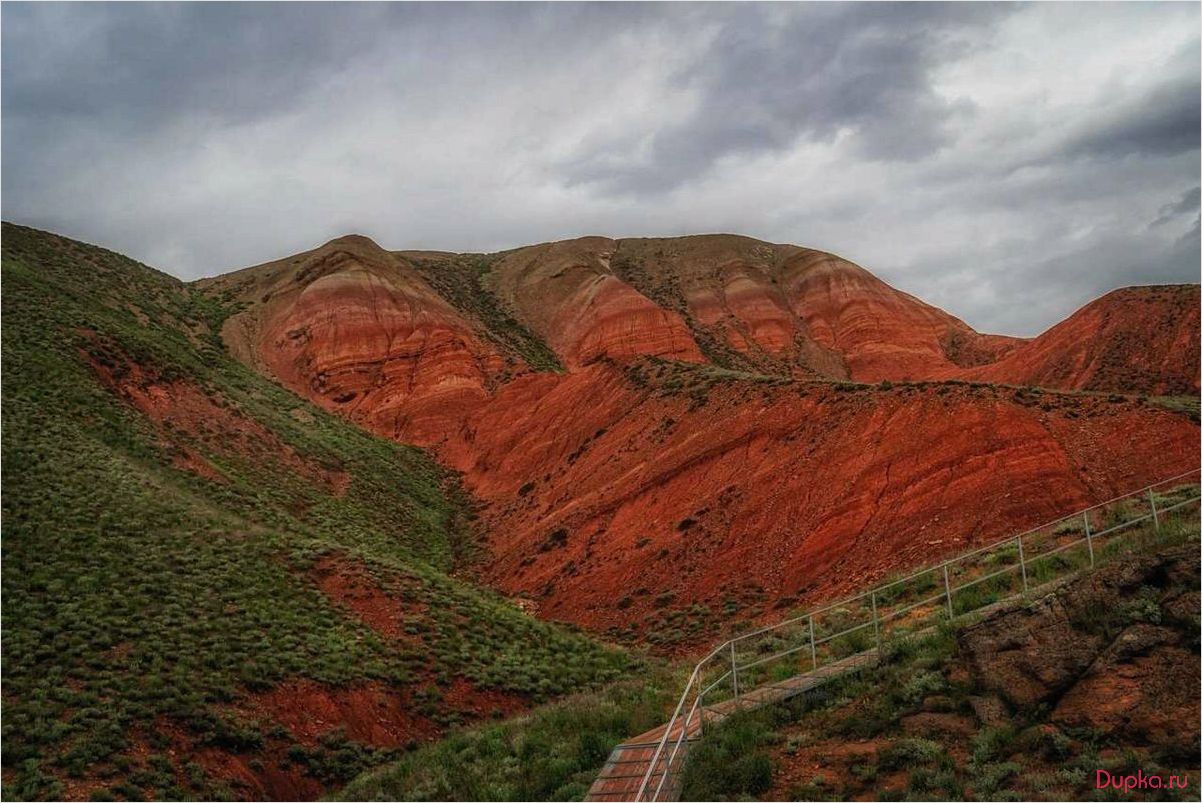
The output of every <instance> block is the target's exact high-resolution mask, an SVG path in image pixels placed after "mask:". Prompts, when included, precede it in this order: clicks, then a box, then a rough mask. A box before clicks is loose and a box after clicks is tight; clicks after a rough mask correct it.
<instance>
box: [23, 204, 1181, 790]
mask: <svg viewBox="0 0 1202 803" xmlns="http://www.w3.org/2000/svg"><path fill="white" fill-rule="evenodd" d="M0 250H2V260H0V262H2V270H3V281H4V289H5V293H4V294H3V299H2V300H3V312H4V316H3V358H4V363H5V367H6V368H7V373H6V376H5V380H6V381H5V386H4V391H5V392H4V394H3V399H2V405H3V417H2V422H3V452H4V457H5V458H6V459H7V465H6V468H7V469H8V471H7V472H6V474H5V479H4V495H3V513H4V523H5V525H6V529H5V538H4V539H3V544H2V547H3V565H2V572H3V592H4V593H3V596H2V601H3V614H4V623H5V638H4V640H3V659H4V666H5V677H4V680H5V694H4V705H3V708H4V714H5V716H4V718H3V728H4V750H3V765H4V774H3V781H4V793H5V795H7V796H9V797H12V798H13V799H33V798H65V799H71V800H78V799H87V798H99V799H104V798H112V797H115V798H124V799H135V798H145V797H150V796H153V797H155V798H182V797H188V798H198V797H218V798H274V799H311V798H316V797H319V796H322V795H327V794H329V793H331V792H332V791H334V790H337V789H339V788H340V787H341V786H342V785H343V784H344V783H346V782H347V781H348V780H349V779H350V778H352V777H355V776H358V775H360V774H361V773H362V772H364V771H365V770H367V769H369V768H371V767H374V766H376V765H380V764H383V763H386V762H387V763H390V764H391V765H392V767H393V769H394V770H395V771H396V772H399V773H401V774H402V775H403V774H404V773H405V772H407V771H408V770H406V769H405V768H406V767H408V768H415V771H416V769H421V770H422V772H425V770H426V769H429V767H430V766H431V765H430V763H429V762H431V761H433V762H434V764H435V765H436V766H437V767H439V768H441V767H442V765H443V763H445V756H446V755H447V754H448V753H447V751H455V755H466V754H469V753H470V754H472V755H480V756H484V757H482V758H481V759H480V760H481V764H480V766H481V767H497V768H498V769H497V772H498V773H501V774H503V775H505V778H506V781H505V784H506V786H505V787H504V788H505V789H508V790H516V791H513V792H512V794H513V795H514V796H523V795H526V796H535V795H537V796H538V797H547V798H557V799H565V798H571V797H574V796H579V795H580V794H582V793H583V791H584V789H585V788H587V784H588V780H589V777H590V771H595V769H596V767H597V765H598V764H599V763H600V762H601V761H604V758H605V756H606V755H607V754H608V752H609V750H610V748H611V747H612V746H613V745H614V744H615V743H616V742H617V740H618V739H620V738H622V737H623V736H626V735H628V734H629V733H630V732H637V729H638V728H640V727H641V728H642V729H646V728H649V727H651V725H653V724H655V723H656V722H660V721H662V718H663V716H664V711H663V708H664V706H670V705H671V704H672V699H671V698H672V694H671V688H672V686H673V684H674V681H673V680H672V679H671V677H665V676H670V675H671V674H672V672H673V671H674V669H675V667H674V666H673V665H672V664H670V663H668V664H665V663H664V662H661V661H659V660H658V659H655V660H650V659H647V658H646V657H643V656H642V650H643V649H644V648H649V649H651V650H653V651H657V652H659V653H662V654H669V655H671V654H681V655H688V654H691V653H692V652H693V651H695V650H697V649H699V648H702V647H703V646H704V645H705V644H707V643H710V642H712V641H714V640H715V639H717V638H719V637H720V636H721V635H722V634H724V633H725V632H726V631H727V630H728V629H729V628H732V627H743V626H746V625H747V623H749V622H754V621H757V620H770V619H772V618H774V617H778V616H780V615H782V612H783V611H785V610H787V609H790V608H792V607H794V606H796V605H798V604H805V603H807V602H810V601H813V600H817V599H821V598H824V597H826V596H829V595H831V594H835V593H839V592H842V591H845V590H850V589H853V588H856V587H858V586H859V585H860V584H861V583H863V582H864V581H865V580H868V579H877V578H880V577H881V576H883V575H885V574H887V573H889V572H891V571H894V570H897V569H899V568H901V567H904V566H908V565H913V564H916V563H921V562H926V561H929V560H931V559H932V558H937V557H939V556H941V555H943V554H945V553H948V552H951V551H956V550H959V549H962V548H963V547H965V546H968V545H971V544H974V543H977V542H979V541H981V540H983V539H987V538H991V537H992V536H994V535H997V534H1000V533H1003V532H1007V531H1010V530H1013V529H1015V528H1019V527H1023V526H1026V525H1028V524H1033V523H1036V522H1039V521H1042V520H1045V519H1047V518H1050V517H1052V516H1054V515H1058V514H1060V513H1063V512H1066V511H1068V510H1071V509H1073V508H1076V507H1080V506H1082V505H1085V504H1088V503H1090V502H1092V501H1098V500H1101V499H1103V498H1109V497H1111V496H1114V495H1115V494H1116V493H1118V492H1122V491H1127V490H1130V489H1131V488H1133V487H1139V486H1141V485H1143V484H1145V483H1147V482H1149V481H1151V480H1154V479H1160V478H1163V477H1165V476H1169V475H1173V474H1177V473H1180V472H1182V471H1185V470H1187V469H1189V468H1192V467H1194V466H1196V461H1197V454H1198V446H1199V444H1198V440H1199V428H1198V420H1197V403H1196V398H1195V399H1193V400H1190V399H1182V398H1179V397H1178V398H1168V399H1166V398H1161V397H1160V396H1159V395H1157V396H1150V395H1147V394H1152V393H1155V394H1174V393H1179V391H1181V389H1183V388H1185V389H1188V388H1196V386H1197V376H1198V368H1197V362H1196V357H1197V347H1196V344H1197V338H1198V333H1197V325H1196V323H1197V322H1196V309H1194V311H1193V314H1194V318H1193V319H1192V320H1193V323H1192V324H1191V323H1190V320H1191V319H1190V318H1189V313H1190V310H1189V307H1190V304H1191V303H1193V304H1194V306H1195V307H1196V300H1197V288H1196V287H1180V288H1154V289H1134V290H1130V291H1123V292H1120V293H1117V294H1113V295H1112V296H1108V297H1107V298H1106V299H1103V300H1102V301H1101V302H1096V305H1091V306H1090V307H1087V308H1086V309H1085V310H1083V311H1082V312H1081V313H1078V315H1077V316H1074V317H1073V318H1071V319H1070V320H1069V321H1067V322H1066V323H1065V324H1062V325H1061V327H1067V328H1065V329H1062V328H1061V327H1055V328H1053V329H1052V330H1050V331H1049V332H1048V333H1047V334H1046V335H1044V336H1041V337H1040V338H1036V339H1034V340H1030V341H1022V340H1017V339H1014V338H1005V337H997V336H993V335H986V334H980V333H977V332H975V331H973V330H972V329H971V328H970V327H968V326H967V325H966V324H964V323H963V322H961V321H959V320H958V319H956V318H954V317H952V316H950V315H948V314H946V313H944V312H942V311H940V310H937V309H935V308H934V307H930V306H928V305H926V304H923V303H922V302H920V301H918V300H917V299H914V298H912V297H910V296H908V295H905V294H904V293H900V292H898V291H896V290H894V289H892V288H890V287H889V286H888V285H886V284H884V283H883V282H880V281H879V280H878V279H876V278H874V277H872V275H871V274H869V273H868V272H867V271H865V270H863V269H862V268H859V267H857V266H855V265H852V264H851V263H848V262H846V261H844V260H841V259H839V258H838V257H835V256H832V255H830V254H825V253H822V252H818V251H813V250H810V249H804V248H799V247H795V246H783V245H771V244H767V243H761V242H758V241H755V240H750V239H748V238H742V237H734V236H728V235H713V236H703V237H687V238H674V239H659V240H646V239H641V240H612V239H607V238H600V237H592V238H584V239H580V240H571V241H565V242H560V243H550V244H545V245H538V246H531V247H529V248H520V249H516V250H513V251H507V252H503V253H499V254H453V253H443V252H429V251H388V250H385V249H383V248H381V247H380V246H378V245H377V244H375V243H373V242H372V241H370V240H369V239H367V238H364V237H360V236H348V237H342V238H339V239H337V240H333V241H331V242H329V243H326V244H325V245H322V246H320V247H318V248H316V249H313V250H311V251H308V252H305V253H303V254H298V255H295V256H292V257H287V258H284V259H281V260H277V261H274V262H271V263H266V264H264V265H258V266H254V267H252V268H247V269H245V270H242V271H237V272H234V273H230V274H227V275H224V276H220V277H217V278H214V279H208V280H204V281H202V282H197V283H194V284H184V283H182V282H179V281H177V280H175V279H173V278H171V277H169V276H167V275H165V274H162V273H159V272H158V271H155V270H153V269H151V268H149V267H147V266H144V265H141V264H139V263H136V262H134V261H132V260H130V259H127V258H125V257H122V256H120V255H118V254H114V253H112V252H109V251H106V250H104V249H101V248H97V247H94V246H90V245H86V244H83V243H79V242H75V241H73V240H69V239H66V238H63V237H58V236H56V235H53V234H48V233H45V232H39V231H36V230H33V229H28V228H25V227H21V226H14V225H11V224H4V226H3V229H2V231H0ZM1191 299H1192V301H1191ZM1094 306H1097V310H1096V311H1095V310H1094ZM1170 312H1172V313H1174V314H1177V315H1179V317H1180V320H1178V319H1173V318H1170V317H1164V316H1165V315H1167V313H1170ZM1070 324H1071V326H1070ZM1191 327H1192V328H1191ZM1191 344H1192V351H1191ZM868 382H875V383H876V384H868ZM1032 382H1040V383H1043V384H1045V385H1051V384H1058V385H1062V386H1063V388H1064V389H1059V390H1056V389H1048V388H1045V389H1040V388H1035V387H1014V386H1012V385H1016V384H1018V385H1026V384H1030V383H1032ZM1077 387H1080V388H1087V389H1089V391H1088V392H1086V391H1080V390H1074V389H1072V388H1077ZM1100 388H1104V389H1105V390H1106V391H1107V392H1093V390H1094V389H1100ZM1115 391H1120V392H1115ZM532 614H533V615H532ZM577 626H578V627H577ZM613 642H621V643H623V644H624V645H625V646H615V645H614V643H613ZM647 673H650V674H647ZM647 677H651V678H652V680H651V681H649V682H644V683H641V684H640V686H639V687H638V688H633V689H632V688H631V685H630V684H632V683H634V682H635V681H638V680H642V679H645V678H647ZM615 679H622V680H623V683H619V684H617V685H613V684H612V683H611V682H612V681H614V680H615ZM665 690H668V691H665ZM557 698H562V699H557ZM553 699H557V701H556V702H555V703H554V705H553V706H551V707H550V708H535V707H536V706H539V705H540V704H542V703H543V702H545V701H550V700H553ZM526 712H530V713H529V716H528V717H526V716H523V717H519V718H516V719H510V720H509V721H507V722H506V723H505V724H504V725H496V726H488V727H487V728H485V729H483V730H481V731H464V732H460V733H458V734H456V736H455V737H454V738H453V739H452V740H450V741H448V742H442V743H440V745H437V746H436V745H431V746H430V747H429V748H425V749H417V750H414V751H413V752H412V753H410V752H409V750H410V749H411V748H414V747H418V746H419V745H421V744H422V743H431V742H434V741H436V740H439V739H440V737H442V736H444V735H445V734H448V733H449V732H450V731H452V730H453V729H454V728H455V727H456V726H458V725H461V724H470V723H476V722H481V721H483V720H487V719H491V718H505V717H511V716H512V715H515V714H519V713H521V714H523V715H525V713H526ZM632 728H634V730H631V729H632ZM472 734H485V735H484V736H473V735H472ZM402 753H404V754H405V756H406V759H405V760H402V761H394V760H396V759H399V758H401V756H402ZM485 754H486V755H485ZM410 756H412V758H411V759H409V758H408V757H410ZM431 756H435V758H431ZM422 768H425V769H422ZM515 768H517V769H515ZM476 769H477V770H478V769H479V767H477V768H476ZM439 771H440V772H441V771H442V770H441V769H439ZM490 771H491V770H490ZM388 777H390V778H392V777H394V775H392V774H389V775H388ZM422 777H424V776H422ZM466 777H468V778H470V779H473V780H471V781H470V784H474V785H469V786H468V787H459V786H455V787H454V788H470V789H471V790H473V794H476V793H479V794H480V795H483V796H487V795H489V794H492V790H494V787H493V786H492V785H490V784H491V783H492V781H491V779H486V778H484V777H483V776H480V775H477V774H469V775H468V776H466ZM402 780H403V779H402ZM368 788H370V787H368ZM444 788H451V787H450V786H447V785H446V784H443V785H442V786H437V787H431V788H430V789H426V788H425V787H422V788H421V789H415V790H414V791H413V794H415V795H419V796H420V795H428V794H436V793H437V792H436V791H431V790H434V789H444ZM423 789H424V790H425V791H423Z"/></svg>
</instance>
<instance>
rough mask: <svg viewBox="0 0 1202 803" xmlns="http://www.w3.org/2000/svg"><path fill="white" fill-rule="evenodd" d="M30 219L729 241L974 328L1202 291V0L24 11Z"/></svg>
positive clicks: (140, 246)
mask: <svg viewBox="0 0 1202 803" xmlns="http://www.w3.org/2000/svg"><path fill="white" fill-rule="evenodd" d="M0 15H2V20H0V22H2V26H3V51H2V59H3V108H2V111H3V118H2V128H3V131H2V133H3V216H4V218H5V219H6V220H13V221H17V222H21V223H26V224H29V225H34V226H38V227H40V228H46V229H50V230H53V231H57V232H60V233H63V234H67V235H69V236H73V237H77V238H80V239H84V240H88V241H91V242H96V243H99V244H102V245H105V246H107V247H109V248H112V249H114V250H118V251H121V252H123V253H126V254H128V255H130V256H133V257H135V258H137V259H140V260H141V261H143V262H146V263H148V264H150V265H153V266H155V267H158V268H161V269H163V270H166V271H168V272H170V273H173V274H175V275H177V276H180V277H181V278H186V279H191V278H196V277H199V276H205V275H212V274H216V273H221V272H224V271H226V270H230V269H233V268H237V267H242V266H245V265H250V264H254V263H257V262H261V261H265V260H268V259H272V258H276V257H279V256H283V255H285V254H288V253H292V252H296V251H300V250H304V249H307V248H311V247H313V246H315V245H317V244H319V243H321V242H324V241H325V240H328V239H330V238H331V237H335V236H338V235H340V234H345V233H348V232H352V231H354V232H361V233H364V234H367V235H369V236H371V237H373V238H375V239H376V240H377V241H378V242H380V243H381V244H382V245H384V246H385V247H388V248H396V249H399V248H437V249H448V250H460V251H468V250H473V251H484V250H499V249H502V248H509V247H513V246H516V245H523V244H529V243H534V242H540V241H545V240H552V239H563V238H566V237H574V236H578V235H583V234H605V235H610V236H657V235H675V234H692V233H701V232H711V231H728V232H738V233H742V234H747V235H751V236H754V237H760V238H763V239H766V240H771V241H775V242H789V243H797V244H800V245H807V246H811V247H816V248H823V249H826V250H830V251H834V252H836V253H839V254H841V255H843V256H845V257H847V258H849V259H851V260H853V261H855V262H858V263H859V264H862V265H864V266H865V267H866V268H868V269H869V270H871V271H873V272H874V273H876V274H877V275H878V276H881V277H882V278H884V279H885V280H886V281H889V282H891V283H892V284H894V285H895V286H897V287H900V288H901V289H903V290H906V291H908V292H910V293H913V294H915V295H917V296H919V297H921V298H923V299H925V300H927V301H930V302H931V303H934V304H937V305H939V306H941V307H943V308H945V309H947V310H948V311H950V312H952V313H954V314H956V315H959V316H960V317H962V318H964V319H965V320H967V321H968V322H969V323H971V324H972V325H974V326H975V327H977V328H978V329H981V330H985V331H996V332H1003V333H1007V334H1019V335H1031V334H1036V333H1038V332H1039V331H1041V330H1043V329H1044V328H1046V327H1047V326H1049V325H1051V324H1053V323H1055V322H1056V321H1058V320H1060V319H1061V318H1063V317H1065V316H1066V315H1067V314H1069V313H1070V312H1072V310H1074V309H1076V308H1077V307H1079V306H1081V305H1082V304H1084V303H1086V302H1087V301H1089V300H1090V299H1091V298H1093V297H1095V296H1097V295H1100V294H1101V293H1103V292H1106V291H1107V290H1110V289H1112V288H1115V287H1119V286H1124V285H1129V284H1146V283H1153V282H1196V281H1198V278H1199V181H1198V176H1199V169H1200V162H1199V125H1200V122H1199V114H1200V112H1199V93H1200V87H1199V74H1200V72H1202V64H1200V58H1202V57H1200V50H1199V36H1198V30H1199V6H1198V4H1196V3H1133V4H1079V5H1076V4H1033V5H989V4H966V5H954V4H938V5H936V4H931V5H925V4H905V5H877V4H868V3H863V4H846V5H844V4H812V5H782V4H772V5H754V4H740V5H733V4H732V5H724V4H711V5H691V4H665V5H633V4H606V5H576V4H572V5H555V6H553V5H532V4H523V5H453V4H437V5H434V4H431V5H420V4H415V5H383V4H363V5H357V4H356V5H351V4H342V5H332V4H296V5H292V4H229V5H227V4H210V3H206V4H195V5H160V4H141V3H134V4H112V5H110V4H100V3H97V4H86V5H85V4H14V3H5V4H4V5H3V8H2V11H0Z"/></svg>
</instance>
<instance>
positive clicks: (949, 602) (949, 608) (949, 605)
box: [943, 563, 956, 619]
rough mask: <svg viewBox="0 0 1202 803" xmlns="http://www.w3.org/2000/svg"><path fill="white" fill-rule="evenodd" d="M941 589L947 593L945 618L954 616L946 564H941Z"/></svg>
mask: <svg viewBox="0 0 1202 803" xmlns="http://www.w3.org/2000/svg"><path fill="white" fill-rule="evenodd" d="M943 590H944V592H946V594H947V618H948V619H952V618H954V617H955V616H956V613H955V611H953V610H952V583H951V580H949V579H948V577H947V564H946V563H945V564H943Z"/></svg>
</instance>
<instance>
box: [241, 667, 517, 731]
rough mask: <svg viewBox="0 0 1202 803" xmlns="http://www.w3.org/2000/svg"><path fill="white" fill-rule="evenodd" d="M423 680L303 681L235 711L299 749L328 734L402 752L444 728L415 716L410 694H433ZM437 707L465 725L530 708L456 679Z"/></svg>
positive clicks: (253, 699)
mask: <svg viewBox="0 0 1202 803" xmlns="http://www.w3.org/2000/svg"><path fill="white" fill-rule="evenodd" d="M434 688H435V687H434V685H433V683H431V682H429V681H422V682H420V683H415V684H411V685H407V686H400V687H397V686H389V685H387V684H385V683H379V682H374V683H365V684H361V685H357V686H349V687H338V686H327V685H324V684H321V683H316V682H314V681H311V680H308V679H300V680H295V681H289V682H286V683H282V684H279V685H278V686H275V687H273V688H272V689H270V690H269V691H267V692H264V693H262V694H257V695H253V696H251V697H250V698H249V699H248V700H247V701H245V702H243V703H241V704H240V705H239V706H238V709H237V710H238V711H239V712H240V713H241V714H243V715H246V716H250V717H254V718H259V719H263V720H266V721H268V722H271V723H275V724H279V725H282V726H283V727H284V728H286V729H287V730H288V732H289V733H290V734H291V735H292V736H293V738H294V739H296V740H297V741H298V742H300V743H302V744H314V743H316V742H317V740H318V738H319V737H321V736H322V735H324V734H327V733H331V732H333V731H342V732H344V733H345V734H346V736H347V738H349V739H351V740H352V741H355V742H359V743H361V744H366V745H371V746H372V747H404V746H408V745H413V744H418V743H421V742H428V741H432V740H434V739H437V738H438V737H440V736H441V735H442V733H443V730H444V729H443V727H442V726H441V725H439V724H438V723H436V722H435V721H434V720H432V719H430V718H429V717H427V716H425V715H423V714H421V713H419V712H418V708H419V706H418V705H417V704H416V703H415V702H414V694H415V692H416V691H417V690H419V689H425V690H432V689H434ZM438 694H439V696H440V702H439V704H438V705H439V708H440V709H441V710H443V711H446V712H452V713H457V714H461V715H463V717H464V718H466V719H467V720H469V721H472V720H480V719H485V718H489V717H493V716H509V715H512V714H515V713H517V712H519V711H522V710H524V709H526V708H528V707H529V703H528V701H527V700H525V699H524V698H522V697H519V696H517V695H513V694H507V693H505V692H501V691H496V690H493V689H478V688H476V687H475V686H473V685H472V684H471V683H470V682H469V681H467V680H465V679H463V678H456V679H455V680H453V681H452V682H451V684H450V685H449V686H447V687H446V688H443V689H440V690H439V691H438Z"/></svg>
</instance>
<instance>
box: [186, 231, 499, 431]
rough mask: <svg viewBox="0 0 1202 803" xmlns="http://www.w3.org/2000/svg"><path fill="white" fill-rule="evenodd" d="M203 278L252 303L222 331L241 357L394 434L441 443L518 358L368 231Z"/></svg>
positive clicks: (328, 404)
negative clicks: (368, 235)
mask: <svg viewBox="0 0 1202 803" xmlns="http://www.w3.org/2000/svg"><path fill="white" fill-rule="evenodd" d="M202 286H203V287H205V289H207V290H208V291H209V292H214V293H219V294H222V295H224V296H225V297H227V298H232V299H236V300H238V301H242V302H244V303H246V302H249V303H250V304H251V306H250V307H249V309H247V310H246V311H244V312H242V313H239V314H236V315H234V316H232V317H231V318H230V319H229V320H227V322H226V324H225V326H224V329H223V332H222V334H223V337H224V339H225V341H226V343H227V344H229V346H230V349H231V351H232V352H233V353H234V354H235V355H237V356H239V357H240V358H242V359H243V360H245V361H247V362H250V363H251V364H252V365H255V366H257V367H258V368H259V369H260V370H262V371H264V372H265V373H267V374H268V375H270V376H272V377H274V378H276V379H277V380H278V381H280V382H281V383H283V384H284V385H286V386H288V387H290V388H292V389H293V390H294V391H296V392H297V393H300V394H302V395H304V396H307V397H309V398H311V399H313V400H315V401H317V402H318V403H320V404H322V405H323V406H324V407H326V408H328V409H331V410H335V411H337V412H340V413H342V414H344V415H346V416H347V417H349V418H350V419H352V420H354V421H356V422H358V423H361V424H363V425H364V426H367V427H368V428H369V429H372V430H374V431H376V432H380V433H382V434H386V435H389V436H397V435H399V434H401V433H404V434H405V436H406V437H407V438H409V439H413V440H420V441H423V442H433V441H436V440H438V439H439V438H441V437H443V436H444V434H445V433H446V432H447V431H448V430H451V429H454V428H455V426H456V425H457V422H458V420H459V416H460V415H461V414H462V411H464V410H467V409H470V408H472V407H473V406H475V405H477V404H479V403H481V402H483V401H484V400H485V399H486V398H487V396H488V392H487V388H488V387H489V386H490V385H491V384H492V383H493V381H494V380H495V379H496V377H498V376H499V375H501V374H502V373H504V372H505V371H506V369H507V367H511V365H512V363H514V362H515V361H516V358H513V357H507V356H506V355H502V354H501V353H499V352H498V350H497V349H496V348H495V346H494V345H493V344H491V343H490V342H489V341H488V340H487V339H486V338H484V337H483V336H481V335H480V334H479V333H478V332H476V331H475V330H474V329H473V327H472V325H471V323H470V322H469V321H467V320H466V319H465V318H464V317H463V316H462V315H460V314H459V313H458V312H456V310H455V309H454V308H452V307H451V306H450V305H449V304H447V303H446V302H445V301H443V300H442V298H440V297H439V296H438V294H437V293H435V292H434V291H433V290H432V289H431V288H430V287H429V286H428V285H427V284H426V283H425V282H424V281H423V280H422V279H421V278H420V277H419V276H418V275H417V274H416V273H415V272H414V271H413V270H412V269H411V268H410V267H409V266H408V265H407V264H406V263H405V262H404V261H403V260H401V259H398V258H396V257H394V256H393V255H391V254H389V253H388V252H386V251H384V250H383V249H381V248H380V247H379V246H377V245H376V244H375V243H373V242H371V241H370V240H368V239H367V238H365V237H343V238H340V239H337V240H333V241H331V242H329V243H326V244H325V245H323V246H322V247H320V248H318V249H315V250H314V251H310V252H307V253H305V254H300V255H298V256H296V257H292V258H290V259H286V260H281V261H279V262H275V263H269V264H267V265H262V266H258V267H255V268H249V269H247V270H245V271H239V272H238V273H233V274H229V275H227V276H223V277H220V278H218V279H215V280H208V281H207V282H205V283H204V284H203V285H202Z"/></svg>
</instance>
